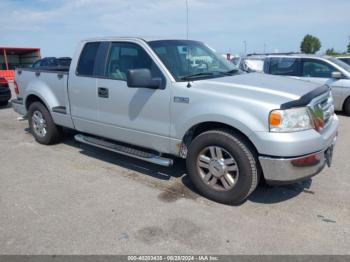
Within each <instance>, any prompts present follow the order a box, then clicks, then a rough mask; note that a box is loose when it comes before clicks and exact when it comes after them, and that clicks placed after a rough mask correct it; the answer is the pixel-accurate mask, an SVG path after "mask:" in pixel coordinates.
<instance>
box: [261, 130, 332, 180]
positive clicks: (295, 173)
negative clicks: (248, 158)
mask: <svg viewBox="0 0 350 262" xmlns="http://www.w3.org/2000/svg"><path fill="white" fill-rule="evenodd" d="M335 143H336V136H334V137H333V139H332V142H331V143H330V144H329V145H328V146H327V147H326V148H324V149H323V150H321V151H318V152H316V153H312V154H308V155H304V156H300V157H293V158H276V157H266V156H260V157H259V161H260V165H261V167H262V170H263V173H264V177H265V180H266V182H267V183H268V184H270V185H281V184H291V183H295V182H298V181H301V180H304V179H307V178H309V177H312V176H315V175H317V174H318V173H320V172H321V171H322V169H323V168H324V167H325V165H326V164H328V165H329V166H330V164H331V160H332V155H333V148H334V146H335Z"/></svg>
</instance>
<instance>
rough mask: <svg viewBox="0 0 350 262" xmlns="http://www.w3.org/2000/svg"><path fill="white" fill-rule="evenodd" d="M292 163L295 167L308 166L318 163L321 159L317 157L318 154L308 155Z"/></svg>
mask: <svg viewBox="0 0 350 262" xmlns="http://www.w3.org/2000/svg"><path fill="white" fill-rule="evenodd" d="M291 162H292V165H293V166H295V167H306V166H314V165H317V164H318V163H319V162H320V160H319V159H318V158H317V155H316V154H315V155H311V156H306V157H303V158H298V159H295V160H292V161H291Z"/></svg>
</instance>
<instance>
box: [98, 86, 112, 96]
mask: <svg viewBox="0 0 350 262" xmlns="http://www.w3.org/2000/svg"><path fill="white" fill-rule="evenodd" d="M108 91H109V90H108V88H106V87H99V88H98V89H97V94H98V96H99V97H102V98H108V96H109V94H108V93H109V92H108Z"/></svg>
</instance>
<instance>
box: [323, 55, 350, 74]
mask: <svg viewBox="0 0 350 262" xmlns="http://www.w3.org/2000/svg"><path fill="white" fill-rule="evenodd" d="M328 59H329V60H330V61H331V62H333V63H334V64H336V65H338V66H340V67H341V68H343V69H344V70H346V71H347V72H348V73H350V65H348V64H347V63H344V62H343V61H341V60H339V59H338V58H335V57H330V58H328Z"/></svg>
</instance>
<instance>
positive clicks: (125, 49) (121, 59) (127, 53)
mask: <svg viewBox="0 0 350 262" xmlns="http://www.w3.org/2000/svg"><path fill="white" fill-rule="evenodd" d="M130 69H149V70H150V71H151V74H152V77H162V74H161V72H160V70H159V69H158V67H157V65H156V64H155V63H154V62H153V60H152V58H151V57H150V56H149V55H148V54H147V52H146V51H145V50H144V49H143V48H142V47H141V46H139V45H137V44H134V43H125V42H124V43H123V42H119V43H112V44H111V47H110V51H109V56H108V59H107V68H106V77H107V78H112V79H116V80H123V81H126V76H127V74H128V71H129V70H130Z"/></svg>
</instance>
